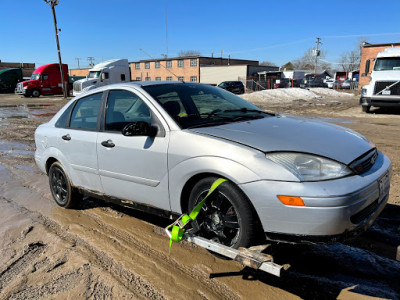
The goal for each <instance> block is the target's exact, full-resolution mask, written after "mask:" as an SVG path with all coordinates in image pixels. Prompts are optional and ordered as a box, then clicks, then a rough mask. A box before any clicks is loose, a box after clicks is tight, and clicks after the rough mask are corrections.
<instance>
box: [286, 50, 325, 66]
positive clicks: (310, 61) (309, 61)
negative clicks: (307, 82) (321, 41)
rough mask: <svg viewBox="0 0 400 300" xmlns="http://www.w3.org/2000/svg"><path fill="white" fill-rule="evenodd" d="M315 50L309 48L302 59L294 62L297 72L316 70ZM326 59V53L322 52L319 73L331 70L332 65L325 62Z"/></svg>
mask: <svg viewBox="0 0 400 300" xmlns="http://www.w3.org/2000/svg"><path fill="white" fill-rule="evenodd" d="M313 50H314V48H309V49H308V50H307V51H306V52H305V53H304V55H303V56H302V57H301V58H298V59H295V60H294V61H292V65H293V67H294V69H295V70H314V67H315V56H314V55H313ZM325 57H326V51H324V50H320V55H319V60H318V70H317V72H318V71H322V70H327V69H330V68H331V64H330V63H327V62H325V61H323V59H324V58H325Z"/></svg>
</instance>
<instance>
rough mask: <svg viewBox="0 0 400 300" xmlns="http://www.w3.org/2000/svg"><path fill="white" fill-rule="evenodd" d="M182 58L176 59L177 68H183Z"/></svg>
mask: <svg viewBox="0 0 400 300" xmlns="http://www.w3.org/2000/svg"><path fill="white" fill-rule="evenodd" d="M183 62H184V60H183V59H180V60H178V68H183Z"/></svg>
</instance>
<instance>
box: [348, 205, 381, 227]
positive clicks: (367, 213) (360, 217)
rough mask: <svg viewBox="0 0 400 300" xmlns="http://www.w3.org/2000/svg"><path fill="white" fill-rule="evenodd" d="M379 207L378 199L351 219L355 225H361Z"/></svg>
mask: <svg viewBox="0 0 400 300" xmlns="http://www.w3.org/2000/svg"><path fill="white" fill-rule="evenodd" d="M378 206H379V202H378V199H376V200H375V201H374V202H372V203H371V204H370V205H368V206H367V207H366V208H364V209H363V210H360V211H359V212H358V213H356V214H354V215H352V216H351V217H350V221H351V223H353V224H359V223H361V222H362V221H364V220H365V219H366V218H368V217H369V216H370V215H371V214H372V213H373V212H374V211H375V210H376V209H377V208H378Z"/></svg>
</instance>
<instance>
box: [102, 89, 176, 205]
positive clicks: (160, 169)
mask: <svg viewBox="0 0 400 300" xmlns="http://www.w3.org/2000/svg"><path fill="white" fill-rule="evenodd" d="M138 121H142V122H147V123H149V124H152V125H154V123H157V119H156V117H155V115H154V114H153V112H152V111H151V109H150V108H149V107H148V106H147V105H146V103H145V102H144V101H143V100H142V99H141V98H140V97H139V96H138V95H136V94H135V93H133V92H131V91H128V90H110V91H109V93H108V98H107V105H106V111H105V115H104V122H103V124H104V130H103V131H102V132H99V136H98V140H97V141H98V142H97V155H98V166H99V174H100V178H101V182H102V186H103V189H104V192H105V194H106V195H108V196H112V197H117V198H120V199H122V200H130V201H134V202H137V203H143V204H147V205H152V206H156V207H159V208H162V209H164V210H170V203H169V193H168V168H167V150H168V141H169V134H168V132H166V131H165V130H163V129H162V130H158V134H157V135H156V136H155V137H149V136H124V135H122V129H123V128H124V127H125V126H126V125H127V124H130V123H132V122H138ZM158 125H159V126H162V125H161V123H160V124H158ZM159 128H160V127H159Z"/></svg>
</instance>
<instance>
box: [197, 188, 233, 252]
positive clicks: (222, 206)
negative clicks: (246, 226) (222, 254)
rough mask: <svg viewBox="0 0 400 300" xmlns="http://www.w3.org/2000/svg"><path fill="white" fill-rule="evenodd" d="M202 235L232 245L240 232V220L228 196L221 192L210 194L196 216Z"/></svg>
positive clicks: (202, 197) (203, 195)
mask: <svg viewBox="0 0 400 300" xmlns="http://www.w3.org/2000/svg"><path fill="white" fill-rule="evenodd" d="M207 193H208V190H205V191H203V192H202V193H200V195H199V197H198V198H197V201H196V203H199V202H200V201H201V200H202V199H204V197H205V196H206V195H207ZM197 221H198V225H199V227H200V228H201V229H202V230H203V235H204V236H205V237H207V238H209V239H210V240H213V241H215V242H218V243H220V244H223V245H226V246H232V245H234V244H235V243H236V242H237V240H238V238H239V234H240V228H241V224H240V223H241V221H240V218H239V215H238V213H237V211H236V210H235V208H234V206H233V204H232V202H231V201H230V200H229V197H227V196H226V195H224V194H223V193H221V192H219V191H218V192H217V193H215V194H213V195H211V196H210V197H209V198H208V199H207V201H206V202H205V203H204V205H203V207H202V209H201V212H200V214H199V216H198V218H197Z"/></svg>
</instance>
